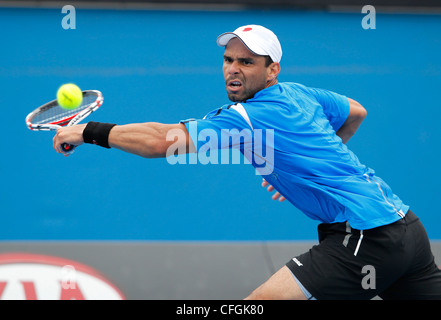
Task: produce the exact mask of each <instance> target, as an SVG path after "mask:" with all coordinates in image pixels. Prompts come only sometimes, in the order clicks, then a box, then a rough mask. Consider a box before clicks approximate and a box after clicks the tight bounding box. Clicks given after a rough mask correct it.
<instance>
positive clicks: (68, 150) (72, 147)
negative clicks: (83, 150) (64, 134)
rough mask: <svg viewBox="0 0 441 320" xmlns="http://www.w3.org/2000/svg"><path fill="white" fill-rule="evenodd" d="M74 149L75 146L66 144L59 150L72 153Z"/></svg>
mask: <svg viewBox="0 0 441 320" xmlns="http://www.w3.org/2000/svg"><path fill="white" fill-rule="evenodd" d="M76 147H77V146H74V145H72V144H68V143H62V144H61V150H63V152H64V153H72V152H73V151H74V149H75V148H76Z"/></svg>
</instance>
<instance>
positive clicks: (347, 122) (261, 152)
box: [53, 25, 441, 299]
mask: <svg viewBox="0 0 441 320" xmlns="http://www.w3.org/2000/svg"><path fill="white" fill-rule="evenodd" d="M217 44H218V45H219V46H222V47H225V51H224V63H223V73H224V78H225V85H226V91H227V94H228V97H229V99H230V100H231V101H232V103H231V104H228V105H225V106H223V107H222V108H220V109H217V110H213V111H212V112H210V113H208V114H207V115H206V116H205V117H204V118H203V119H200V120H184V121H181V122H180V123H177V124H161V123H140V124H128V125H115V124H108V123H99V122H89V123H87V124H82V125H77V126H72V127H68V128H62V129H59V130H58V132H57V134H56V135H55V137H54V139H53V143H54V148H55V150H56V151H57V152H62V150H61V147H60V146H61V144H62V143H69V144H73V145H80V144H82V143H84V142H85V143H93V144H97V145H100V146H103V147H106V148H110V147H114V148H118V149H121V150H123V151H126V152H130V153H134V154H138V155H140V156H143V157H148V158H152V157H166V156H167V155H168V154H169V153H168V152H167V151H168V150H169V148H170V147H171V146H173V147H175V148H176V150H180V152H181V153H193V152H200V151H201V149H204V148H205V150H206V147H207V144H208V145H209V147H210V149H215V148H219V149H220V148H237V149H239V150H241V152H242V153H243V154H244V155H246V154H248V155H252V157H251V159H250V161H251V162H252V164H253V165H254V166H255V167H256V168H259V163H258V161H256V159H259V160H260V164H262V161H263V162H265V163H269V164H271V166H269V167H270V168H272V169H271V170H270V171H268V170H267V171H266V172H265V173H264V174H263V178H264V182H263V186H265V187H268V188H269V190H277V193H276V194H274V195H273V199H279V200H285V199H286V200H288V201H289V202H290V203H292V204H293V205H294V206H295V207H297V208H298V209H299V210H301V211H302V212H303V213H304V214H306V215H307V216H308V217H310V218H312V219H316V220H318V221H320V224H319V226H318V237H319V244H318V245H315V246H313V247H312V248H311V249H310V250H309V251H308V252H305V253H304V254H301V255H299V256H296V257H292V259H291V260H289V261H288V262H287V264H286V265H284V266H283V267H282V268H281V269H279V270H278V271H277V272H276V273H275V274H274V275H272V276H271V277H270V278H269V279H268V280H267V281H265V282H264V283H263V284H262V285H261V286H260V287H258V288H257V289H255V290H254V291H253V292H251V294H250V295H249V296H248V297H246V298H247V299H370V298H373V297H375V296H377V295H378V296H380V297H381V298H383V299H441V271H440V270H439V269H438V268H437V266H436V265H435V262H434V256H433V254H432V252H431V248H430V243H429V239H428V236H427V234H426V231H425V229H424V227H423V225H422V224H421V222H420V220H419V219H418V217H417V216H416V215H415V214H414V213H413V212H412V211H411V210H409V206H408V205H406V204H404V203H403V201H402V200H400V198H399V197H398V196H397V195H395V194H394V193H393V192H392V190H391V188H390V187H389V186H388V185H387V184H386V182H384V181H383V180H382V179H381V178H380V177H378V176H377V175H376V174H375V172H374V170H372V169H371V168H368V167H367V166H365V165H363V164H361V163H360V161H359V160H358V158H357V157H356V155H355V154H354V153H353V152H351V151H350V150H349V149H348V148H347V146H346V142H347V141H348V140H349V139H350V138H351V137H352V136H353V134H354V133H355V132H356V131H357V129H358V127H359V126H360V124H361V122H362V121H363V119H364V118H365V117H366V110H365V109H364V108H363V107H362V106H361V105H360V104H359V103H358V102H356V101H355V100H353V99H350V98H348V97H346V96H343V95H341V94H337V93H334V92H331V91H328V90H323V89H317V88H310V87H306V86H304V85H301V84H297V83H279V82H278V78H277V77H278V75H279V72H280V70H281V67H280V60H281V57H282V49H281V46H280V43H279V40H278V38H277V37H276V35H275V34H274V33H273V32H272V31H270V30H268V29H266V28H264V27H262V26H258V25H248V26H243V27H240V28H238V29H236V30H235V31H234V32H227V33H224V34H222V35H220V36H219V37H218V38H217ZM234 129H236V130H234ZM171 130H174V131H179V132H182V136H183V139H177V140H176V139H167V134H168V133H169V132H171ZM204 130H205V131H204ZM206 130H210V131H209V132H215V133H218V137H221V136H222V134H223V133H225V132H227V133H228V138H229V139H221V138H219V139H218V140H216V139H213V141H209V140H208V138H207V139H205V138H204V137H206V135H205V134H204V132H207V131H206ZM259 130H260V131H259ZM261 131H268V132H269V131H271V132H273V135H274V136H273V139H265V138H263V139H254V138H255V135H256V133H257V132H261ZM243 132H249V134H243ZM238 136H240V137H239V138H240V139H239V140H238V139H237V138H238ZM263 137H266V136H265V135H263ZM226 140H227V141H226ZM232 141H235V142H232ZM238 141H240V142H238ZM176 144H178V146H177V145H176ZM258 144H262V145H258ZM268 150H270V151H271V152H269V151H268ZM292 229H293V231H295V226H293V227H292Z"/></svg>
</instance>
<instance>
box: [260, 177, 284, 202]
mask: <svg viewBox="0 0 441 320" xmlns="http://www.w3.org/2000/svg"><path fill="white" fill-rule="evenodd" d="M262 187H264V188H266V187H268V188H267V190H268V192H272V191H274V190H276V189H274V187H273V186H272V185H270V184H269V183H268V181H266V180H265V179H263V180H262ZM271 198H272V199H273V200H279V201H280V202H282V201H285V200H286V198H285V197H284V196H282V195H281V194H280V193H279V192H278V191H277V190H276V192H275V193H274V194H273V196H272V197H271Z"/></svg>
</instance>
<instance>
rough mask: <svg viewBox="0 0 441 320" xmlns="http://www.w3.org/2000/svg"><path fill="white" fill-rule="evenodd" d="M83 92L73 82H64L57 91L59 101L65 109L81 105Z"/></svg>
mask: <svg viewBox="0 0 441 320" xmlns="http://www.w3.org/2000/svg"><path fill="white" fill-rule="evenodd" d="M82 101H83V93H82V92H81V89H80V88H78V86H77V85H75V84H73V83H67V84H63V85H62V86H61V87H60V88H59V89H58V91H57V102H58V104H59V106H60V107H62V108H64V109H69V110H72V109H75V108H78V107H79V106H80V105H81V102H82Z"/></svg>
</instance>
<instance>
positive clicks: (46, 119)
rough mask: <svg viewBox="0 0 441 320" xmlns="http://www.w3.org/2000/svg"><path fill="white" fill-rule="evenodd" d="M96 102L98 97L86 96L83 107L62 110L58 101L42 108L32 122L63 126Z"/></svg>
mask: <svg viewBox="0 0 441 320" xmlns="http://www.w3.org/2000/svg"><path fill="white" fill-rule="evenodd" d="M95 101H96V95H84V96H83V101H82V103H81V105H80V106H79V107H77V108H75V109H73V110H68V109H64V108H61V107H60V106H59V105H58V103H57V102H56V101H53V102H51V103H50V104H48V105H46V106H44V107H42V108H41V110H40V112H38V113H37V114H36V115H35V116H34V117H33V118H32V119H31V122H32V123H34V124H45V123H57V122H59V124H60V125H62V124H63V122H64V121H63V120H65V121H66V122H67V121H68V120H70V119H71V118H73V117H74V116H75V115H77V114H78V113H79V112H81V111H82V110H84V109H86V108H87V107H89V106H90V105H91V104H92V103H94V102H95Z"/></svg>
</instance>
